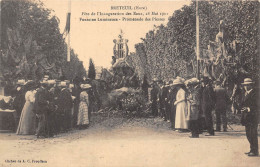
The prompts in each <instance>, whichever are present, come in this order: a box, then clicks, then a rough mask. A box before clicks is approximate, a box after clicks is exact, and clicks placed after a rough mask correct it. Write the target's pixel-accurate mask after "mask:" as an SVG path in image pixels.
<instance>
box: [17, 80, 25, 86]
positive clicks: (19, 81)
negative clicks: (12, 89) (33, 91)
mask: <svg viewBox="0 0 260 167" xmlns="http://www.w3.org/2000/svg"><path fill="white" fill-rule="evenodd" d="M25 83H26V82H25V80H24V79H20V80H18V81H17V85H25Z"/></svg>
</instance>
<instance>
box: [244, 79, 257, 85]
mask: <svg viewBox="0 0 260 167" xmlns="http://www.w3.org/2000/svg"><path fill="white" fill-rule="evenodd" d="M254 83H255V82H253V81H252V79H251V78H245V79H244V82H243V83H242V85H250V84H254Z"/></svg>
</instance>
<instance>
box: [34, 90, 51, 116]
mask: <svg viewBox="0 0 260 167" xmlns="http://www.w3.org/2000/svg"><path fill="white" fill-rule="evenodd" d="M49 102H50V92H49V91H48V90H47V89H46V88H42V87H41V88H39V89H38V91H37V93H36V94H35V102H34V111H35V113H36V114H46V113H47V112H48V110H49Z"/></svg>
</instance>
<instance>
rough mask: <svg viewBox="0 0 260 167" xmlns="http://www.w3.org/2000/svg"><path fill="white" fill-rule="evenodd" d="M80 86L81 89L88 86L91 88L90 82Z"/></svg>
mask: <svg viewBox="0 0 260 167" xmlns="http://www.w3.org/2000/svg"><path fill="white" fill-rule="evenodd" d="M80 88H81V89H89V88H91V85H90V84H81V85H80Z"/></svg>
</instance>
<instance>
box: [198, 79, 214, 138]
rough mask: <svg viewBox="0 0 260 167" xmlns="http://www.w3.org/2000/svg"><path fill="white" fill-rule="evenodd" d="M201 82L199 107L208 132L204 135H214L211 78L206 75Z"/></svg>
mask: <svg viewBox="0 0 260 167" xmlns="http://www.w3.org/2000/svg"><path fill="white" fill-rule="evenodd" d="M202 84H203V86H204V88H203V90H202V99H201V108H202V111H203V115H204V116H205V120H206V126H207V132H208V133H207V134H206V136H214V135H215V132H214V128H213V119H212V111H213V109H214V107H215V102H216V96H215V92H214V90H213V87H212V85H211V80H210V79H209V78H208V77H204V78H203V80H202Z"/></svg>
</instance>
